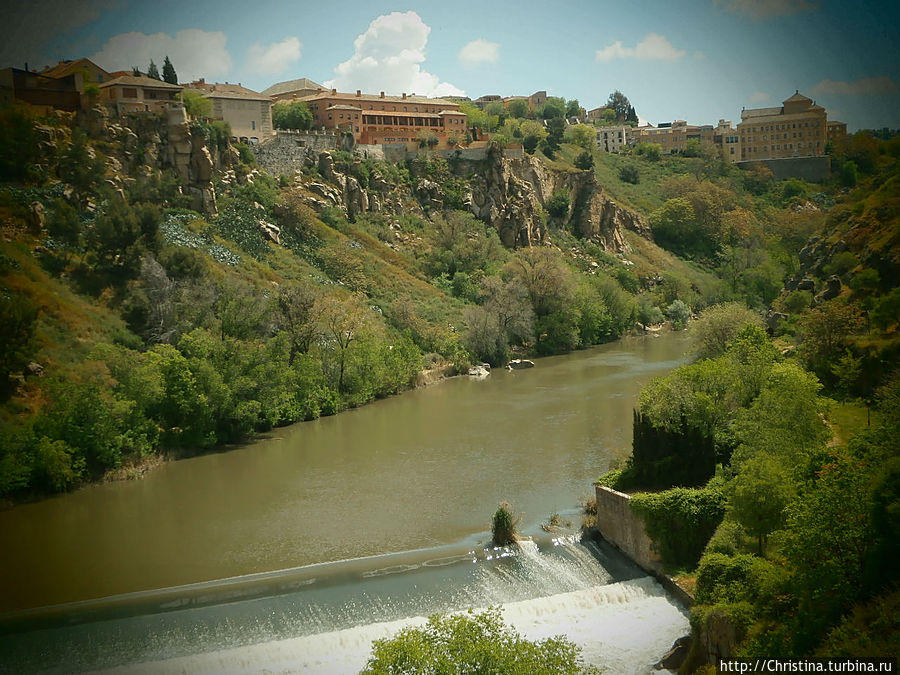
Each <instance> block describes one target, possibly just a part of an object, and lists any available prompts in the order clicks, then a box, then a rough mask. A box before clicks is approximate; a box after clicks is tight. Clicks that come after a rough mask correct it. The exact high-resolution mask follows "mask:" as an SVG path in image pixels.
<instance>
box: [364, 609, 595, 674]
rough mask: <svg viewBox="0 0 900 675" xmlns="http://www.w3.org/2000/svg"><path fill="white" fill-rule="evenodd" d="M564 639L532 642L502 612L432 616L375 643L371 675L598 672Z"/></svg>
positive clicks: (368, 666)
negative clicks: (510, 623) (504, 618)
mask: <svg viewBox="0 0 900 675" xmlns="http://www.w3.org/2000/svg"><path fill="white" fill-rule="evenodd" d="M579 651H580V650H579V648H578V647H577V646H575V645H574V644H573V643H572V642H570V641H569V640H567V639H566V638H564V637H562V636H557V637H551V638H546V639H544V640H541V641H539V642H532V641H530V640H526V639H524V638H522V637H521V636H520V635H519V634H518V633H516V632H515V631H514V630H513V629H512V628H510V627H509V626H507V625H505V624H504V623H503V619H502V617H501V615H500V610H499V608H489V609H487V610H484V611H483V612H480V613H477V614H475V613H473V612H472V611H471V610H470V611H469V613H468V614H451V615H448V616H441V615H434V616H431V617H429V619H428V623H426V624H425V625H424V626H421V627H411V628H404V629H403V630H401V631H400V632H399V633H397V635H395V636H394V637H392V638H386V639H382V640H376V641H375V644H374V649H373V652H372V656H371V657H370V658H369V661H368V663H367V664H366V667H365V669H364V670H363V671H362V672H363V673H365V674H367V675H382V674H384V675H386V674H388V673H463V672H474V673H497V674H499V673H535V674H542V673H546V675H558V674H562V675H567V674H571V675H576V674H579V673H596V672H598V671H597V670H596V669H594V668H589V667H584V666H583V665H582V664H581V659H580V657H579Z"/></svg>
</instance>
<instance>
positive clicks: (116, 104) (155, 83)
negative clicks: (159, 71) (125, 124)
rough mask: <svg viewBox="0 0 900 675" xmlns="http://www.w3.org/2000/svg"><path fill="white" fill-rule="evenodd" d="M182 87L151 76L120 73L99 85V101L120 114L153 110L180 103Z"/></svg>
mask: <svg viewBox="0 0 900 675" xmlns="http://www.w3.org/2000/svg"><path fill="white" fill-rule="evenodd" d="M181 89H182V87H181V86H180V85H177V84H169V83H168V82H162V81H161V80H154V79H153V78H152V77H144V76H143V75H142V76H140V77H136V76H134V75H122V76H120V77H115V78H113V79H111V80H109V81H108V82H104V83H102V84H101V85H100V101H101V103H103V104H105V105H106V106H108V107H110V108H114V109H115V111H116V112H117V113H118V114H119V115H121V114H123V113H130V112H155V111H161V110H165V109H166V108H169V107H171V106H173V105H181V101H180V100H179V98H178V94H180V93H181Z"/></svg>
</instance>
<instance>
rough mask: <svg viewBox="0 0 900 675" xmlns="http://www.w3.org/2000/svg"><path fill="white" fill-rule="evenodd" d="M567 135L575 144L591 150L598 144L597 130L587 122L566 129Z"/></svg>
mask: <svg viewBox="0 0 900 675" xmlns="http://www.w3.org/2000/svg"><path fill="white" fill-rule="evenodd" d="M566 135H567V136H568V137H569V138H570V140H571V142H572V143H574V144H575V145H577V146H579V147H582V148H584V149H585V150H588V151H591V150H593V149H594V146H595V145H596V144H597V130H596V129H594V127H592V126H590V125H587V124H576V125H574V126H571V127H569V128H568V129H567V130H566Z"/></svg>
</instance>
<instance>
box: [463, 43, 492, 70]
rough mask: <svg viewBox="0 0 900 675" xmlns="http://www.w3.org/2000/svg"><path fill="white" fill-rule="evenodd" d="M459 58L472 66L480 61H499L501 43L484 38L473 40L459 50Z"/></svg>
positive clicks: (464, 63)
mask: <svg viewBox="0 0 900 675" xmlns="http://www.w3.org/2000/svg"><path fill="white" fill-rule="evenodd" d="M459 60H460V61H461V62H462V63H463V65H465V66H470V67H471V66H477V65H478V64H479V63H497V61H499V60H500V45H499V43H497V42H488V41H487V40H484V39H482V38H478V39H477V40H472V41H471V42H470V43H469V44H467V45H466V46H465V47H463V48H462V49H460V50H459Z"/></svg>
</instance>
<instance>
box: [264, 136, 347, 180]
mask: <svg viewBox="0 0 900 675" xmlns="http://www.w3.org/2000/svg"><path fill="white" fill-rule="evenodd" d="M340 142H341V141H340V136H339V135H338V134H336V133H333V132H327V131H285V130H278V132H277V133H276V134H275V137H274V138H273V139H271V140H269V141H266V142H265V143H260V144H259V145H254V146H251V150H253V154H254V155H256V161H257V162H259V165H260V166H261V167H262V168H264V169H265V170H266V171H268V172H269V173H271V174H272V175H273V176H278V175H280V174H284V175H286V176H291V175H293V173H294V171H295V170H297V169H301V168H303V165H304V163H305V162H306V158H307V157H308V156H310V155H311V156H312V157H313V158H314V159H315V158H316V157H317V156H318V154H319V153H320V152H322V151H323V150H337V149H339V148H340Z"/></svg>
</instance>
